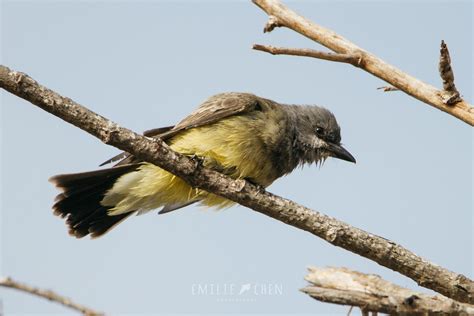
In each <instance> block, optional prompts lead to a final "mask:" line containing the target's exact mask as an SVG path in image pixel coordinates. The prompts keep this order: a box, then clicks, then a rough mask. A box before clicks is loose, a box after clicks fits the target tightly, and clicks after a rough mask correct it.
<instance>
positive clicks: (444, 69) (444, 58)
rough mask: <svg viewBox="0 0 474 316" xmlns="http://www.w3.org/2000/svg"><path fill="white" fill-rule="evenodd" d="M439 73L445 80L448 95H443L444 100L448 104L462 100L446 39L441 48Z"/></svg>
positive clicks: (445, 90)
mask: <svg viewBox="0 0 474 316" xmlns="http://www.w3.org/2000/svg"><path fill="white" fill-rule="evenodd" d="M439 52H440V55H439V66H438V69H439V75H440V76H441V79H442V80H443V89H444V92H445V94H446V95H444V96H443V101H444V103H445V104H447V105H453V104H455V103H457V102H461V101H462V99H461V96H460V94H459V91H458V90H457V89H456V85H455V84H454V72H453V68H452V67H451V57H450V56H449V50H448V46H447V45H446V43H445V42H444V41H441V49H440V50H439Z"/></svg>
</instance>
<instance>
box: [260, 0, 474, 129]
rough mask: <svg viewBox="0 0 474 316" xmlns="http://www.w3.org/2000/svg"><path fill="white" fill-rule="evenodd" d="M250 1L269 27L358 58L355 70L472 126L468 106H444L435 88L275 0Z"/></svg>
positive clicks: (472, 110)
mask: <svg viewBox="0 0 474 316" xmlns="http://www.w3.org/2000/svg"><path fill="white" fill-rule="evenodd" d="M252 1H253V2H254V3H255V4H256V5H257V6H259V7H260V8H261V9H262V10H263V11H265V12H266V13H267V14H268V15H269V17H270V18H271V20H272V23H271V25H274V26H278V27H287V28H289V29H292V30H293V31H295V32H298V33H300V34H301V35H303V36H306V37H307V38H309V39H311V40H313V41H315V42H317V43H319V44H321V45H323V46H325V47H327V48H329V49H330V50H332V51H333V52H335V53H338V54H346V55H357V56H360V58H361V62H360V65H359V68H361V69H363V70H365V71H367V72H368V73H371V74H372V75H374V76H376V77H378V78H380V79H382V80H384V81H386V82H387V83H389V84H390V85H392V86H394V87H396V88H398V89H400V90H401V91H403V92H405V93H407V94H409V95H411V96H412V97H414V98H416V99H418V100H420V101H423V102H425V103H426V104H429V105H431V106H433V107H435V108H437V109H439V110H441V111H444V112H446V113H449V114H451V115H452V116H454V117H456V118H458V119H460V120H462V121H464V122H466V123H468V124H469V125H471V126H474V108H473V107H472V105H470V104H469V103H467V102H465V101H462V100H456V103H455V104H446V103H445V102H446V100H445V98H444V96H445V93H444V91H442V90H439V89H436V88H435V87H433V86H431V85H429V84H426V83H424V82H423V81H421V80H419V79H417V78H415V77H412V76H410V75H409V74H407V73H405V72H403V71H401V70H400V69H397V68H396V67H394V66H392V65H390V64H388V63H386V62H385V61H383V60H382V59H380V58H378V57H377V56H375V55H373V54H371V53H369V52H368V51H366V50H363V49H362V48H360V47H358V46H357V45H355V44H354V43H352V42H350V41H349V40H347V39H346V38H344V37H342V36H340V35H339V34H337V33H335V32H334V31H332V30H329V29H326V28H324V27H322V26H320V25H318V24H316V23H314V22H312V21H310V20H308V19H306V18H304V17H302V16H300V15H298V14H297V13H295V12H294V11H292V10H290V9H289V8H287V7H286V6H285V5H283V4H282V3H281V2H280V1H278V0H252ZM267 26H268V23H267ZM266 28H268V27H266ZM272 29H273V28H270V29H267V31H271V30H272ZM315 57H316V56H315ZM316 58H318V57H316ZM452 103H454V102H452Z"/></svg>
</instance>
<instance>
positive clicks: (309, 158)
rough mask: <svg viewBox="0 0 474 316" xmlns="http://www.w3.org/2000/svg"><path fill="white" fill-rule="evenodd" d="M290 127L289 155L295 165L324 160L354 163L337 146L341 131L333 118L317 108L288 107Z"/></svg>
mask: <svg viewBox="0 0 474 316" xmlns="http://www.w3.org/2000/svg"><path fill="white" fill-rule="evenodd" d="M288 110H289V112H290V113H291V114H290V117H291V120H292V121H293V122H292V123H293V124H294V140H293V152H294V155H295V158H296V160H297V162H298V163H299V164H304V163H313V162H316V163H319V162H323V161H324V160H325V159H326V158H327V157H335V158H338V159H342V160H346V161H350V162H354V163H355V162H356V160H355V158H354V157H353V156H352V155H351V154H350V153H349V152H348V151H347V150H346V149H344V148H343V147H342V146H341V128H340V127H339V125H338V124H337V121H336V118H335V117H334V115H333V114H332V113H331V112H330V111H329V110H327V109H325V108H322V107H318V106H290V107H289V108H288Z"/></svg>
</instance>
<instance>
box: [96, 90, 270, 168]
mask: <svg viewBox="0 0 474 316" xmlns="http://www.w3.org/2000/svg"><path fill="white" fill-rule="evenodd" d="M262 100H263V99H261V98H259V97H257V96H256V95H253V94H250V93H239V92H228V93H220V94H216V95H214V96H212V97H210V98H209V99H207V100H206V101H204V103H202V104H201V105H200V106H199V107H198V108H197V109H196V110H195V111H194V112H192V113H191V114H190V115H188V116H187V117H186V118H184V119H183V120H182V121H181V122H179V123H178V124H176V125H175V126H174V127H172V126H168V127H162V128H156V129H152V130H148V131H146V132H145V133H144V135H145V136H148V137H160V138H161V139H163V140H164V141H166V140H167V139H169V138H171V137H173V136H174V135H176V134H178V133H180V132H182V131H185V130H188V129H190V128H194V127H199V126H203V125H208V124H212V123H215V122H217V121H219V120H222V119H224V118H227V117H230V116H233V115H238V114H241V113H247V112H250V111H254V110H257V111H261V110H262V108H263V107H264V106H265V102H260V101H262ZM119 159H123V160H121V161H120V162H118V163H117V166H119V165H124V164H130V163H137V162H139V160H138V159H136V158H135V157H134V156H132V155H130V154H129V153H125V152H124V153H121V154H119V155H117V156H115V157H113V158H111V159H109V160H107V161H106V162H104V163H103V164H101V166H102V165H104V164H107V163H110V162H114V161H117V160H119Z"/></svg>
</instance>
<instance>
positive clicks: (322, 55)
mask: <svg viewBox="0 0 474 316" xmlns="http://www.w3.org/2000/svg"><path fill="white" fill-rule="evenodd" d="M252 48H253V49H255V50H259V51H262V52H267V53H270V54H272V55H292V56H303V57H312V58H318V59H324V60H330V61H335V62H340V63H347V64H351V65H354V66H356V67H359V66H360V64H361V63H362V58H361V57H360V56H357V55H353V54H335V53H328V52H322V51H319V50H314V49H309V48H286V47H275V46H271V45H261V44H254V45H253V47H252Z"/></svg>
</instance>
